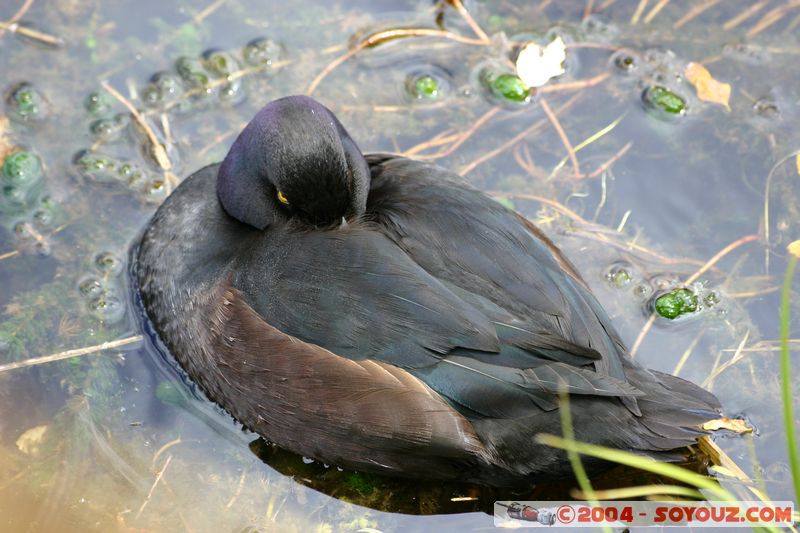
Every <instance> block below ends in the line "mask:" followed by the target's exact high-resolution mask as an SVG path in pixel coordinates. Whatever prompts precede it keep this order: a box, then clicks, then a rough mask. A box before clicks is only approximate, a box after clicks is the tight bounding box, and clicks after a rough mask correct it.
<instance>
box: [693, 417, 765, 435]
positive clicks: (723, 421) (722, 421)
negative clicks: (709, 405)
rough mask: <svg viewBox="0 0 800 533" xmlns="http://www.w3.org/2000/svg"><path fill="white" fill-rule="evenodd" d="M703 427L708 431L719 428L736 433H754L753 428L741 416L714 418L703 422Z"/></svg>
mask: <svg viewBox="0 0 800 533" xmlns="http://www.w3.org/2000/svg"><path fill="white" fill-rule="evenodd" d="M703 429H705V430H706V431H717V430H718V429H727V430H728V431H733V432H734V433H752V432H753V428H751V427H750V426H748V425H747V423H746V422H745V421H744V420H742V419H740V418H728V417H727V416H723V417H721V418H717V419H714V420H709V421H708V422H706V423H705V424H703Z"/></svg>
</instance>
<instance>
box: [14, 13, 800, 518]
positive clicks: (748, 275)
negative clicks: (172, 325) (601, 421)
mask: <svg viewBox="0 0 800 533" xmlns="http://www.w3.org/2000/svg"><path fill="white" fill-rule="evenodd" d="M16 4H17V2H12V1H10V0H9V1H6V2H3V3H2V6H0V20H8V19H10V18H11V17H12V16H14V14H15V12H16V11H17V9H19V8H22V7H24V8H26V9H25V12H24V14H23V15H22V18H21V23H20V24H19V26H18V27H11V28H9V27H8V26H9V25H8V24H2V25H0V28H2V29H0V32H3V35H2V36H0V71H2V73H3V76H2V82H0V84H2V86H1V87H0V88H2V92H3V102H4V103H3V105H4V107H3V111H2V118H0V150H2V153H3V156H4V157H5V161H6V163H5V165H4V167H3V168H4V170H3V175H2V178H0V179H2V180H4V181H3V197H2V198H0V287H1V288H0V365H2V366H0V530H2V531H29V530H30V531H55V530H58V531H115V530H119V531H176V530H187V531H232V532H233V531H359V530H360V531H398V530H405V529H412V530H419V531H422V530H434V529H435V530H437V531H478V530H480V531H483V530H486V529H490V528H491V527H492V519H491V517H490V516H489V515H487V514H485V513H484V512H483V511H485V510H487V509H491V503H492V502H493V501H494V500H495V499H497V498H501V497H502V498H519V499H527V498H528V497H530V496H536V497H537V498H538V499H557V498H558V497H561V496H566V495H568V494H569V489H570V488H571V486H572V485H573V484H572V483H561V484H558V485H545V484H542V485H540V486H538V487H536V489H535V491H534V492H533V493H532V494H518V493H516V494H508V493H507V492H506V493H504V492H503V491H491V490H487V489H482V488H480V487H472V486H462V485H445V484H441V483H411V482H402V481H397V480H387V479H380V478H376V477H374V476H363V475H359V474H355V473H352V472H346V471H340V470H339V469H337V468H335V467H333V466H327V465H321V464H317V463H314V462H311V461H308V460H305V459H303V458H301V457H297V456H294V455H292V454H289V453H287V452H284V451H282V450H278V449H275V448H274V447H271V446H270V445H269V444H267V443H265V442H264V441H261V440H259V439H257V438H256V436H255V435H253V434H251V433H248V432H245V431H242V429H241V427H240V426H238V425H237V424H236V423H235V422H234V421H233V420H232V419H231V418H230V417H229V416H228V415H226V414H225V413H224V412H222V411H221V410H220V409H218V408H217V407H215V406H214V405H213V404H211V403H210V402H208V401H207V400H206V399H205V398H204V397H203V395H202V393H201V392H200V391H198V390H197V389H196V388H195V387H194V386H193V385H192V383H191V382H190V381H189V380H188V379H186V378H185V377H184V376H183V374H182V373H181V372H180V370H179V369H178V368H177V367H176V365H175V363H174V361H172V360H171V359H170V358H169V357H167V356H164V355H163V354H161V353H160V352H159V351H158V350H157V349H156V347H155V346H154V342H153V340H152V337H151V335H150V332H149V331H147V330H146V328H145V327H144V326H143V320H142V316H141V312H140V310H139V309H138V307H137V304H136V302H135V298H134V297H133V295H132V291H131V288H130V285H129V273H128V271H127V268H128V250H129V249H130V247H131V245H132V244H133V243H134V242H135V241H136V239H137V238H138V236H139V235H140V232H141V230H142V228H143V226H144V224H145V223H146V221H147V220H148V219H149V217H150V216H151V215H152V213H153V212H154V210H155V208H156V206H157V205H158V203H159V202H160V201H162V200H163V198H164V197H165V196H166V194H167V193H168V191H169V190H170V189H171V188H172V187H173V186H174V184H175V183H177V180H179V179H180V178H181V177H183V176H186V175H188V174H190V173H191V172H193V171H194V170H196V169H198V168H200V167H202V166H204V165H206V164H209V163H212V162H215V161H219V160H220V159H222V158H223V157H224V155H225V153H226V151H227V148H228V146H229V145H230V143H231V142H232V140H233V138H235V135H236V134H237V133H238V131H239V130H240V129H241V127H242V126H243V125H244V123H246V121H247V120H248V119H249V118H250V117H251V116H252V115H253V114H254V113H255V112H256V111H257V110H258V109H259V108H260V107H261V106H262V105H263V104H264V103H266V102H267V101H269V100H271V99H273V98H276V97H280V96H283V95H286V94H296V93H304V92H307V91H308V90H309V87H310V86H312V85H313V92H314V96H315V97H316V98H318V99H319V100H321V101H322V102H323V103H324V104H326V105H327V106H329V107H330V108H331V109H332V110H333V111H334V112H335V113H337V115H338V116H339V118H340V120H341V121H342V122H343V123H344V124H345V125H346V127H347V128H348V130H349V131H350V133H351V134H352V135H353V137H354V138H355V139H356V140H357V142H358V143H359V145H360V146H361V148H362V149H363V150H364V151H365V152H371V151H396V152H406V153H408V154H410V155H414V156H416V157H423V158H426V159H429V160H434V161H436V162H437V163H438V164H440V165H443V166H445V167H447V168H450V169H453V170H456V171H458V172H460V173H462V174H464V175H465V176H466V178H467V179H468V180H469V181H470V182H471V183H472V184H474V185H475V186H477V187H479V188H481V189H483V190H485V191H487V192H491V193H492V194H494V195H496V196H497V197H498V200H499V201H502V202H504V203H507V204H509V205H512V206H513V207H514V208H516V209H517V210H519V211H520V212H521V213H523V214H524V215H526V216H527V217H528V218H530V219H531V220H533V221H534V222H536V223H537V224H538V225H539V226H540V227H542V228H543V229H544V230H545V231H546V232H547V233H548V234H549V235H550V236H551V237H552V238H553V239H554V240H555V241H556V243H557V244H558V245H559V246H561V247H562V248H563V249H564V250H565V252H566V254H567V256H568V257H570V258H571V259H572V260H573V262H575V263H576V265H577V266H578V268H579V270H580V271H581V272H582V273H583V275H584V277H585V278H586V280H587V282H588V283H589V284H590V285H591V286H592V287H593V289H594V290H595V292H596V294H597V295H598V297H599V298H600V300H601V301H602V302H603V304H604V306H605V307H606V309H607V310H608V312H609V314H610V315H611V316H612V318H613V320H614V322H615V324H616V325H617V327H618V329H619V330H620V332H621V334H622V336H623V338H624V339H625V341H626V342H627V344H628V345H629V346H631V347H635V352H636V357H637V359H639V360H640V361H642V362H643V363H644V364H645V365H646V366H648V367H651V368H655V369H658V370H663V371H669V372H677V373H678V374H679V375H680V376H682V377H684V378H687V379H691V380H693V381H696V382H698V383H704V384H705V385H706V386H707V387H708V388H710V389H711V390H713V391H714V392H715V393H716V394H717V395H718V396H719V398H720V399H721V401H722V403H723V405H724V407H725V412H726V414H727V415H729V416H736V417H742V418H744V419H745V420H746V421H747V423H748V424H749V425H751V426H752V427H754V428H755V431H754V433H751V434H744V435H735V434H732V433H725V434H718V435H717V436H716V437H715V440H716V442H717V444H718V445H719V446H720V447H721V448H722V449H723V450H724V451H725V452H726V453H727V454H728V455H729V456H730V457H731V458H732V459H733V460H734V461H735V462H736V464H738V465H739V466H740V467H741V468H742V469H743V470H744V472H745V473H746V474H747V475H748V476H749V477H751V478H753V479H754V480H755V482H756V483H757V484H759V486H761V487H763V488H764V490H765V491H766V492H767V493H768V494H769V495H770V496H771V497H772V498H774V499H776V500H789V499H792V490H791V480H790V475H789V471H788V467H787V459H786V452H785V443H784V431H783V425H782V418H781V409H780V408H779V406H780V394H779V384H780V379H779V374H778V369H779V365H778V351H777V346H778V342H777V338H778V311H777V310H778V301H779V286H780V283H781V279H782V276H783V272H784V270H785V266H786V245H787V244H788V243H789V242H791V241H793V240H796V239H798V237H800V175H799V174H800V159H798V157H797V153H798V150H799V149H800V128H797V127H796V126H797V124H798V118H799V117H798V115H800V106H799V105H798V103H799V102H800V70H798V69H797V67H796V65H797V62H798V60H799V59H800V42H799V40H798V35H800V8H799V7H798V6H797V3H796V2H795V3H791V2H789V3H787V2H784V1H783V0H780V1H778V0H766V1H761V2H745V1H739V0H737V1H729V2H724V3H723V2H715V1H692V2H689V1H686V0H675V1H672V2H669V1H661V0H653V1H650V2H648V1H646V0H643V1H639V0H636V1H634V0H616V1H615V0H597V1H592V0H589V1H586V0H580V1H577V0H576V1H559V2H553V1H549V0H539V1H535V2H530V1H523V0H519V1H517V0H504V1H502V2H483V1H470V2H466V3H465V6H466V8H467V9H468V11H469V12H470V13H471V14H472V16H473V17H474V19H475V21H476V22H477V24H478V25H479V26H480V27H481V28H482V29H483V31H485V32H486V34H488V36H489V39H488V40H486V41H481V39H480V38H479V37H480V36H476V34H475V33H473V30H472V29H471V28H470V26H469V25H468V24H467V22H466V19H465V18H463V17H462V16H460V15H459V13H458V11H457V10H456V9H455V8H454V7H453V6H450V5H438V4H436V3H434V2H431V1H426V0H420V1H401V0H392V1H387V0H382V1H375V2H362V1H354V2H334V3H330V2H322V1H317V0H313V1H311V0H309V1H304V2H278V1H274V0H265V1H263V0H262V1H256V0H216V1H214V0H208V1H207V2H199V1H196V2H188V1H180V2H156V1H153V0H136V1H133V0H120V1H117V2H102V1H101V0H36V1H34V2H24V4H25V5H24V6H23V2H22V1H21V0H20V2H19V5H16ZM437 25H438V26H437ZM437 27H441V28H445V29H447V30H449V31H450V32H451V34H450V36H451V37H452V34H457V35H458V36H463V37H466V38H467V39H460V40H461V41H465V40H466V41H470V42H458V40H454V39H453V38H443V37H441V36H429V37H408V38H401V39H393V40H391V41H390V42H382V43H380V45H379V46H374V47H364V48H363V49H361V50H359V51H358V52H357V53H352V54H349V55H348V50H352V49H353V48H352V47H353V46H356V44H357V43H358V42H359V41H360V39H362V38H363V37H365V36H367V35H369V34H371V33H373V32H376V31H380V30H386V29H390V28H437ZM11 30H14V31H11ZM557 36H558V37H561V38H562V39H563V40H564V42H566V44H567V61H566V73H565V74H564V75H562V76H560V77H557V78H555V79H554V80H551V81H550V82H549V83H548V84H547V85H545V87H544V88H543V89H541V90H540V91H538V93H537V94H534V95H532V96H531V97H530V98H529V99H528V100H529V101H528V102H522V103H514V102H509V101H505V100H503V99H502V98H498V97H497V96H493V95H492V94H491V92H490V91H488V90H487V89H486V88H485V87H484V85H483V83H484V81H485V80H486V79H487V75H486V74H487V72H488V73H492V72H494V73H495V74H498V73H502V72H505V71H508V72H513V63H512V62H511V61H510V60H511V59H513V58H514V57H515V54H516V52H517V51H518V50H519V48H520V45H521V44H524V43H526V42H529V41H535V42H538V43H540V44H542V45H545V44H547V43H549V42H551V41H552V40H553V38H555V37H557ZM456 39H459V38H458V37H456ZM204 53H205V55H204ZM203 58H205V60H203ZM340 58H344V59H342V60H339V59H340ZM691 62H694V63H698V64H700V65H703V66H704V67H705V68H706V69H708V73H709V74H710V76H711V78H710V80H709V79H708V78H706V79H705V81H703V80H701V81H700V82H697V80H695V83H694V84H692V83H690V82H689V81H688V80H687V74H686V68H687V65H688V64H689V63H691ZM331 67H335V68H331ZM321 74H324V75H323V76H320V75H321ZM488 77H489V78H490V77H491V76H488ZM688 77H690V78H691V77H692V76H691V75H690V76H688ZM692 79H694V78H692ZM420 80H421V81H420ZM713 80H717V81H718V82H719V83H727V84H730V86H731V94H730V98H729V100H727V99H726V98H725V90H724V86H720V85H714V84H713ZM415 91H416V92H417V93H418V94H415ZM646 91H647V95H648V97H646V98H643V94H644V93H645V92H646ZM654 91H655V92H654ZM667 91H668V92H667ZM115 93H116V95H115ZM714 96H715V97H716V98H717V101H712V100H713V98H712V97H714ZM676 97H677V99H676ZM665 98H666V100H665ZM122 100H124V101H126V102H128V103H129V104H130V105H132V106H133V107H134V108H136V109H138V110H140V113H137V115H138V117H139V119H134V118H132V116H131V113H130V112H129V109H128V108H126V106H125V104H124V103H123V102H122ZM647 102H649V105H648V103H647ZM658 102H661V104H662V106H661V107H658V105H657V103H658ZM676 106H677V107H676ZM680 107H683V109H682V110H681V111H680V112H679V113H670V112H669V109H671V110H672V111H678V110H679V109H678V108H680ZM667 108H669V109H667ZM550 114H552V115H554V116H555V117H556V118H553V117H549V116H548V115H550ZM139 120H141V122H142V123H144V124H147V127H146V128H145V127H143V126H142V125H141V123H140V122H139ZM559 129H560V130H561V131H559ZM154 141H155V142H154ZM154 146H157V147H159V148H155V149H154V148H153V147H154ZM567 146H570V147H571V148H570V150H572V152H573V154H572V155H573V156H574V157H570V154H569V151H568V149H567ZM26 154H27V155H26ZM718 252H722V253H721V254H720V256H719V257H718V260H716V261H713V262H712V263H711V264H709V263H708V262H709V260H711V259H712V258H714V257H715V256H716V255H717V254H718ZM687 281H688V282H687ZM681 287H686V288H688V289H689V290H691V291H692V292H693V293H694V297H696V302H697V307H698V309H697V310H696V311H694V312H691V313H688V314H687V315H686V316H681V317H679V318H677V319H675V320H668V319H666V318H657V319H655V320H653V319H651V315H652V309H653V302H654V300H655V299H656V298H657V297H658V296H660V295H662V294H664V293H667V292H670V291H671V290H672V289H675V288H681ZM793 289H794V298H793V302H794V304H793V308H792V311H793V313H794V316H798V315H800V305H798V302H800V298H799V297H797V296H798V295H797V292H798V289H800V286H798V283H797V282H795V284H794V285H793ZM793 323H794V329H793V331H792V333H793V337H794V338H797V337H798V336H800V335H799V334H800V328H798V327H797V324H798V321H797V320H794V321H793ZM108 341H118V342H116V343H115V344H112V346H113V348H111V349H107V350H104V351H98V350H94V349H93V350H87V352H90V353H87V354H81V353H80V352H79V353H78V354H77V355H75V354H68V355H75V356H74V357H68V358H66V357H56V358H53V359H59V360H44V361H38V362H37V361H34V362H35V363H37V364H27V363H26V364H25V366H22V365H17V366H14V365H13V363H15V362H23V361H28V360H30V359H32V358H35V357H39V356H46V355H50V354H59V353H61V352H64V351H66V350H72V349H80V348H85V347H94V346H97V345H99V344H101V343H104V342H108ZM794 342H795V343H797V342H800V341H794ZM796 345H797V344H795V346H796ZM795 352H796V353H797V350H796V351H795ZM10 364H11V366H9V365H10ZM794 368H795V369H798V368H800V360H798V359H797V357H796V355H795V358H794ZM797 382H800V380H795V391H797V385H796V383H797ZM798 397H800V394H795V398H798ZM695 467H697V468H702V465H700V466H698V465H695ZM594 481H595V484H596V485H597V486H598V487H609V486H629V485H637V484H643V483H646V482H649V481H652V479H651V478H650V477H649V476H641V475H639V474H636V473H635V472H630V471H616V473H615V474H613V475H612V476H601V477H599V478H597V479H596V480H594ZM723 481H724V483H725V484H726V485H730V486H733V487H735V486H736V485H737V483H736V482H734V481H732V480H727V479H723Z"/></svg>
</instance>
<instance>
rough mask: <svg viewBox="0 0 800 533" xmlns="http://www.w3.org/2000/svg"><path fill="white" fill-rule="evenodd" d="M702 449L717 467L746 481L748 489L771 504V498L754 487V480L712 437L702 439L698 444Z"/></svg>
mask: <svg viewBox="0 0 800 533" xmlns="http://www.w3.org/2000/svg"><path fill="white" fill-rule="evenodd" d="M698 444H699V446H700V449H701V450H702V451H703V453H705V454H706V455H708V456H709V457H710V458H711V462H712V463H714V464H715V465H717V466H721V467H723V468H725V469H727V470H728V471H729V472H730V473H732V474H733V475H734V476H735V477H736V478H737V479H739V480H740V481H744V482H745V483H746V484H747V488H748V489H749V490H750V492H752V493H753V494H754V495H755V496H756V497H757V498H758V499H759V500H761V501H765V502H769V501H770V498H769V496H767V495H766V494H765V493H764V492H763V491H762V490H760V489H759V488H758V487H754V486H753V485H754V483H753V480H752V479H750V478H749V477H748V476H747V474H745V473H744V471H743V470H742V469H741V468H739V465H737V464H736V462H735V461H734V460H733V459H731V458H730V456H728V454H727V453H725V452H724V451H723V450H722V448H720V447H719V445H718V444H717V443H716V442H714V441H713V440H711V437H707V436H706V437H700V439H699V442H698Z"/></svg>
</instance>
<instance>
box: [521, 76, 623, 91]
mask: <svg viewBox="0 0 800 533" xmlns="http://www.w3.org/2000/svg"><path fill="white" fill-rule="evenodd" d="M609 76H610V74H609V73H608V72H603V73H602V74H598V75H597V76H595V77H593V78H589V79H588V80H578V81H571V82H568V83H554V84H552V85H545V86H544V87H540V88H539V89H537V91H536V92H538V93H539V94H544V93H557V92H561V91H577V90H580V89H586V88H587V87H594V86H595V85H598V84H600V83H603V82H604V81H606V80H607V79H608V77H609Z"/></svg>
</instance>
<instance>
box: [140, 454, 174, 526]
mask: <svg viewBox="0 0 800 533" xmlns="http://www.w3.org/2000/svg"><path fill="white" fill-rule="evenodd" d="M171 461H172V456H171V455H170V456H168V457H167V460H166V461H164V466H163V467H161V470H159V472H158V474H157V475H156V479H155V481H153V485H152V486H151V487H150V492H148V493H147V498H145V500H144V502H142V506H141V507H139V511H138V512H137V513H136V518H137V519H138V518H139V516H141V514H142V511H144V508H145V507H147V504H148V503H150V498H152V497H153V491H155V490H156V486H158V483H159V482H160V481H161V478H162V477H164V472H166V470H167V467H168V466H169V463H170V462H171Z"/></svg>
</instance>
